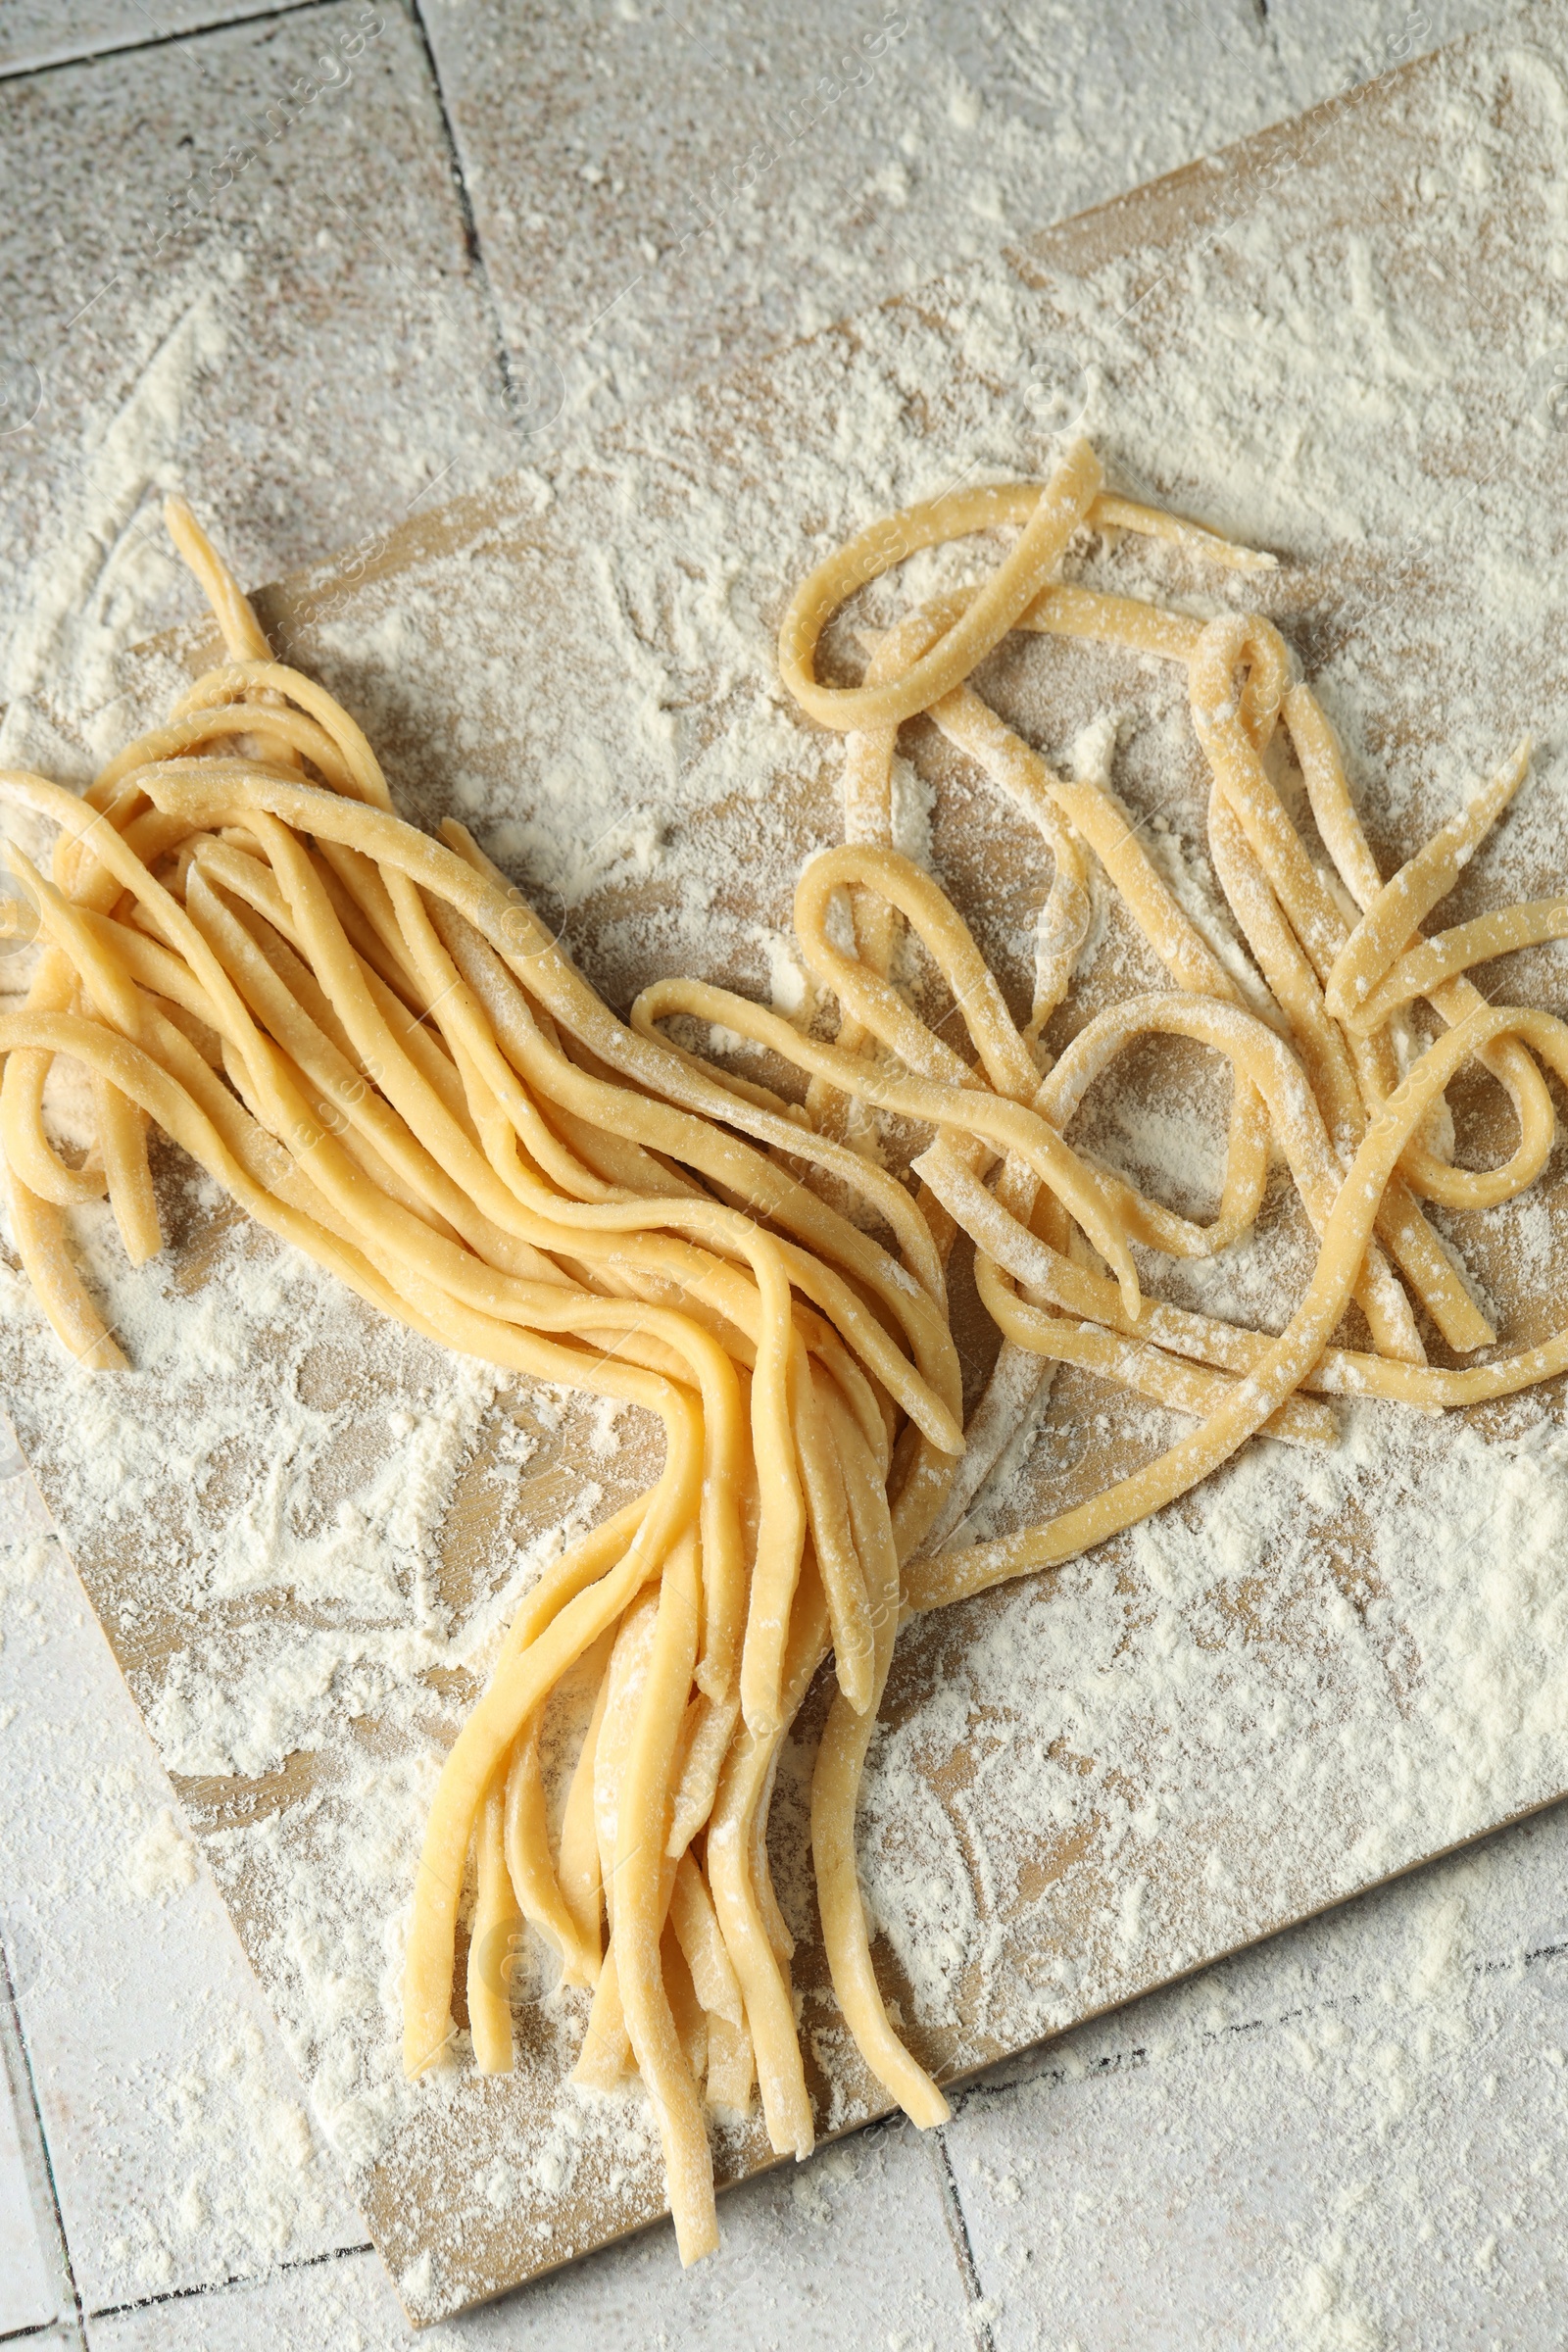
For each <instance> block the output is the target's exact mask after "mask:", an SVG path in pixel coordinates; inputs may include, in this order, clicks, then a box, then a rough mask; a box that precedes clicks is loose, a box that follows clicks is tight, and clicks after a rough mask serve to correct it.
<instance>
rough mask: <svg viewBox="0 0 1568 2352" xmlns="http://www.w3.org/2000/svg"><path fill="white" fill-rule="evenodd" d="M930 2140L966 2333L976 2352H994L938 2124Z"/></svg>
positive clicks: (949, 2159)
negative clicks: (971, 2338)
mask: <svg viewBox="0 0 1568 2352" xmlns="http://www.w3.org/2000/svg"><path fill="white" fill-rule="evenodd" d="M931 2139H932V2144H933V2145H934V2146H935V2148H936V2152H937V2194H938V2195H939V2196H940V2198H941V2200H942V2214H943V2219H944V2220H945V2221H946V2223H947V2225H948V2235H949V2237H950V2238H951V2239H952V2240H953V2253H954V2259H955V2261H956V2263H957V2266H958V2275H959V2277H960V2278H961V2279H962V2280H963V2296H964V2302H965V2304H966V2306H967V2309H966V2312H965V2317H966V2319H967V2320H968V2323H969V2329H970V2333H971V2335H972V2336H973V2339H974V2343H975V2347H976V2352H996V2339H995V2337H994V2336H993V2335H992V2332H991V2323H990V2321H989V2320H988V2319H986V2318H984V2317H983V2316H982V2312H981V2305H982V2304H983V2303H984V2302H985V2296H984V2294H983V2292H982V2290H981V2286H980V2270H979V2265H978V2264H977V2263H976V2261H975V2258H974V2245H973V2241H972V2240H971V2238H970V2236H969V2223H968V2219H967V2216H966V2215H965V2213H964V2210H963V2199H962V2197H961V2196H960V2195H959V2194H958V2180H957V2176H956V2173H955V2172H954V2169H953V2158H952V2156H951V2155H950V2154H949V2152H948V2142H947V2136H946V2132H945V2130H944V2127H943V2126H941V2125H940V2124H939V2125H938V2126H937V2128H936V2130H935V2131H933V2132H932V2134H931Z"/></svg>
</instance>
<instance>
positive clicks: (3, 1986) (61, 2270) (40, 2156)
mask: <svg viewBox="0 0 1568 2352" xmlns="http://www.w3.org/2000/svg"><path fill="white" fill-rule="evenodd" d="M0 1995H3V1999H0V2019H3V2022H0V2042H3V2043H4V2045H5V2046H4V2050H3V2052H0V2060H3V2067H0V2071H3V2072H4V2073H5V2075H6V2076H7V2077H12V2076H14V2075H15V2074H16V2073H18V2072H20V2073H21V2075H22V2076H23V2077H24V2078H25V2083H26V2093H27V2097H26V2111H25V2114H24V2113H20V2112H19V2114H18V2117H17V2121H18V2125H19V2128H23V2129H25V2125H26V2123H27V2121H28V2120H29V2119H30V2121H31V2126H32V2129H31V2131H30V2132H27V2133H26V2137H27V2140H28V2141H29V2143H30V2144H29V2145H28V2146H27V2147H25V2149H24V2156H23V2161H24V2164H25V2166H26V2170H27V2171H28V2172H29V2173H33V2172H34V2171H36V2170H38V2169H41V2171H42V2174H43V2182H44V2186H45V2187H46V2188H47V2190H48V2192H49V2211H48V2214H47V2216H45V2215H43V2214H40V2213H39V2212H38V2210H37V2208H38V2202H39V2200H38V2194H37V2188H36V2184H35V2183H34V2182H32V2181H29V2187H31V2189H32V2204H33V2223H34V2226H35V2228H38V2229H39V2237H40V2240H41V2238H42V2234H43V2231H42V2229H41V2228H39V2225H42V2224H44V2223H45V2222H46V2221H47V2222H50V2223H52V2224H53V2228H52V2230H51V2232H50V2234H51V2236H52V2238H53V2241H54V2242H53V2245H52V2247H51V2248H50V2249H49V2251H51V2252H52V2253H53V2255H54V2271H55V2277H56V2280H57V2281H59V2280H61V2279H63V2280H64V2283H65V2286H66V2288H67V2289H68V2291H69V2293H70V2296H71V2305H72V2312H71V2313H57V2314H56V2316H55V2318H54V2320H52V2321H51V2322H50V2323H49V2325H50V2326H51V2327H60V2326H61V2325H62V2323H63V2324H64V2326H65V2327H68V2328H71V2327H74V2333H73V2341H74V2342H75V2343H76V2344H77V2345H78V2346H83V2345H85V2343H86V2340H87V2337H86V2330H85V2327H84V2324H83V2318H82V2308H81V2295H80V2292H79V2290H78V2288H77V2285H76V2274H75V2272H74V2270H73V2268H72V2262H71V2247H70V2244H69V2242H68V2240H67V2237H66V2217H65V2214H64V2213H63V2211H62V2210H61V2204H60V2190H59V2187H58V2185H57V2184H56V2181H55V2167H54V2158H53V2157H52V2156H51V2155H50V2153H49V2135H48V2133H47V2131H45V2130H44V2121H43V2108H42V2106H41V2104H40V2102H39V2098H38V2083H37V2078H36V2077H35V2075H34V2074H33V2071H32V2053H31V2051H30V2050H29V2049H28V2047H27V2036H26V2034H25V2032H24V2030H23V2024H22V2012H21V2010H20V2009H19V2008H18V2006H17V1995H16V1988H15V1986H14V1985H13V1983H12V1979H11V1961H10V1958H9V1956H8V1954H7V1953H6V1951H5V1949H4V1947H3V1946H0ZM20 2091H21V2084H19V2083H17V2082H12V2084H11V2089H10V2091H9V2092H8V2094H7V2095H8V2096H12V2097H14V2100H15V2104H16V2106H17V2108H18V2109H19V2110H21V2109H22V2105H23V2102H22V2098H21V2096H20ZM29 2156H30V2157H31V2159H32V2161H31V2163H27V2158H28V2157H29ZM44 2250H45V2249H44V2248H43V2246H42V2244H41V2243H40V2247H39V2251H40V2252H43V2251H44ZM72 2313H73V2314H74V2321H73V2318H72Z"/></svg>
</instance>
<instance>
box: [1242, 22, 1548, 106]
mask: <svg viewBox="0 0 1568 2352" xmlns="http://www.w3.org/2000/svg"><path fill="white" fill-rule="evenodd" d="M1517 13H1518V4H1517V0H1515V4H1514V6H1512V7H1503V6H1499V5H1498V0H1396V4H1395V5H1394V6H1391V7H1388V8H1378V9H1370V8H1363V7H1359V6H1357V5H1356V4H1355V0H1269V7H1268V32H1269V38H1270V39H1271V41H1272V42H1273V43H1274V44H1275V46H1276V49H1277V51H1278V55H1279V59H1280V64H1281V66H1282V68H1283V69H1284V72H1285V74H1286V77H1287V80H1288V81H1289V84H1290V90H1291V102H1292V105H1293V107H1296V108H1304V107H1308V106H1313V105H1315V104H1316V103H1317V101H1318V100H1319V99H1321V98H1326V97H1327V96H1328V95H1329V94H1330V92H1331V91H1333V90H1336V89H1343V88H1344V87H1345V86H1346V84H1347V83H1348V82H1351V81H1364V80H1366V79H1367V77H1368V76H1369V75H1371V74H1374V73H1386V72H1387V71H1388V69H1389V68H1390V67H1391V66H1397V65H1402V64H1404V63H1405V61H1406V60H1407V59H1409V58H1412V57H1422V56H1424V55H1425V54H1426V52H1427V51H1428V50H1429V49H1437V48H1440V47H1441V46H1442V44H1443V43H1444V42H1445V41H1456V40H1458V39H1460V38H1461V37H1462V36H1463V35H1464V34H1465V33H1467V32H1474V31H1475V30H1477V28H1478V27H1479V26H1481V25H1491V24H1495V22H1496V21H1497V19H1498V18H1500V17H1506V16H1511V15H1514V14H1517Z"/></svg>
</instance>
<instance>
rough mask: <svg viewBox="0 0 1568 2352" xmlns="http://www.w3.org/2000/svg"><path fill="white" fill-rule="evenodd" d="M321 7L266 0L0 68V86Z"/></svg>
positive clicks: (315, 0) (310, 0) (299, 0)
mask: <svg viewBox="0 0 1568 2352" xmlns="http://www.w3.org/2000/svg"><path fill="white" fill-rule="evenodd" d="M319 5H320V0H268V4H267V6H265V7H263V8H254V9H250V10H247V11H246V13H245V14H244V15H243V16H237V17H215V18H213V19H212V20H211V21H210V22H209V23H207V24H205V25H185V26H183V27H181V28H180V29H178V30H175V31H170V32H158V31H154V32H150V33H148V34H147V35H146V36H145V37H144V38H142V39H139V40H132V41H105V42H103V43H102V45H101V46H100V47H98V48H96V49H94V48H85V49H68V50H62V51H60V52H59V53H58V54H57V55H55V56H52V57H40V58H37V59H35V60H33V61H31V62H30V63H24V64H22V65H15V66H3V65H0V83H4V82H8V81H30V80H34V79H36V77H37V76H38V75H39V74H41V73H64V72H65V71H66V70H67V69H68V68H69V67H71V66H93V65H97V64H98V63H99V61H100V60H101V59H103V58H108V57H138V56H140V55H141V54H142V53H143V51H145V50H148V49H173V48H178V47H179V46H180V45H181V44H182V43H184V42H186V41H195V40H200V39H201V38H202V37H203V35H204V34H206V33H210V32H227V31H228V30H230V28H235V29H237V28H238V27H239V26H241V25H265V24H266V23H267V21H268V19H269V18H270V17H285V16H297V15H299V14H301V13H302V12H303V11H304V10H305V9H308V8H315V7H319ZM144 13H145V14H146V15H147V19H148V23H149V24H152V23H154V21H155V20H154V19H153V17H152V15H151V12H150V11H147V12H144Z"/></svg>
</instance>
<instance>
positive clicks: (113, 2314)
mask: <svg viewBox="0 0 1568 2352" xmlns="http://www.w3.org/2000/svg"><path fill="white" fill-rule="evenodd" d="M374 2252H375V2248H374V2246H373V2245H371V2244H370V2242H369V2240H368V2239H367V2240H366V2242H365V2244H364V2245H361V2246H328V2247H327V2248H326V2250H325V2252H324V2253H321V2254H304V2255H301V2257H300V2259H299V2260H298V2261H297V2262H274V2263H273V2264H272V2265H271V2266H270V2269H268V2270H265V2271H254V2272H237V2273H236V2274H235V2275H234V2277H233V2278H203V2279H201V2280H199V2281H198V2282H197V2284H196V2285H195V2286H172V2287H169V2288H167V2289H166V2290H165V2292H164V2293H163V2294H159V2295H132V2296H130V2297H129V2298H128V2300H127V2301H125V2302H123V2303H100V2304H96V2305H95V2306H94V2308H93V2309H92V2310H91V2311H89V2312H88V2313H87V2315H86V2316H87V2318H88V2319H89V2320H118V2319H123V2318H124V2317H125V2316H126V2314H127V2313H129V2312H133V2311H155V2310H158V2309H160V2308H161V2307H162V2306H163V2305H164V2304H166V2303H194V2302H197V2301H199V2300H200V2298H201V2297H202V2296H203V2295H228V2294H233V2293H234V2292H235V2291H236V2289H244V2288H249V2287H257V2286H264V2285H265V2284H266V2282H267V2281H268V2279H269V2278H288V2277H291V2276H293V2275H294V2274H295V2273H297V2272H300V2271H320V2270H324V2269H325V2268H326V2266H327V2264H328V2263H333V2262H349V2261H351V2260H358V2259H359V2257H360V2256H362V2255H365V2254H373V2253H374ZM0 2340H3V2339H0Z"/></svg>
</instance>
